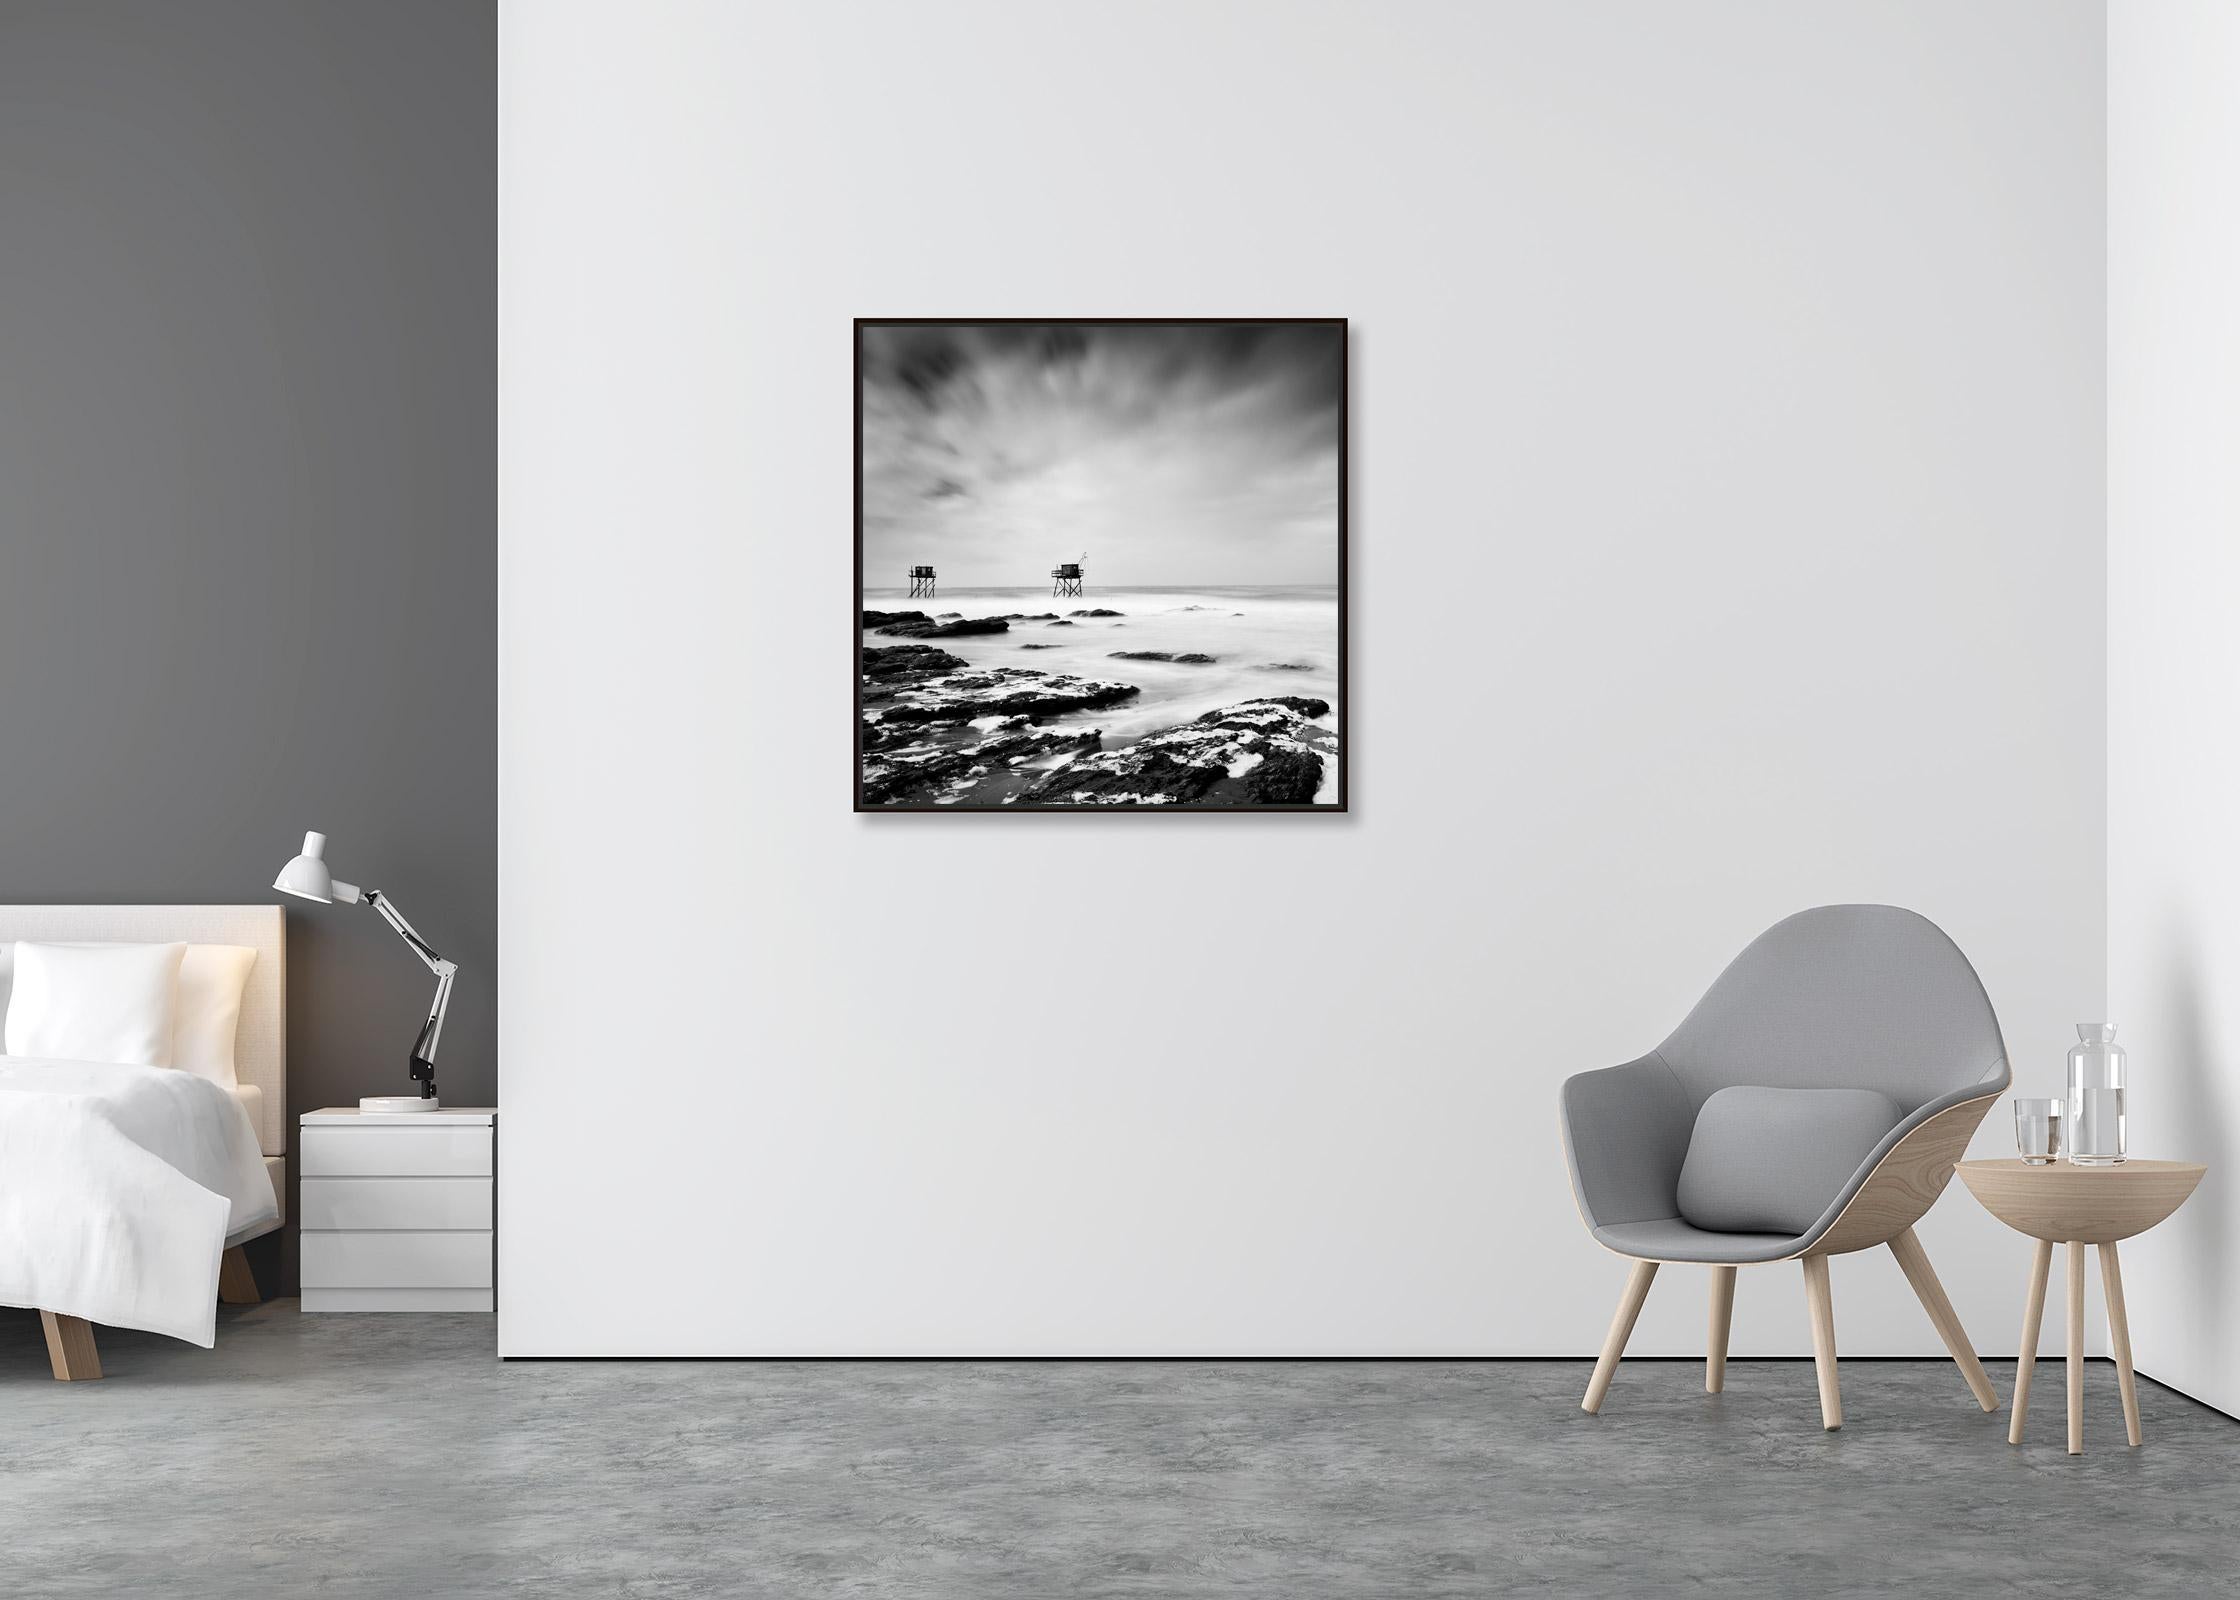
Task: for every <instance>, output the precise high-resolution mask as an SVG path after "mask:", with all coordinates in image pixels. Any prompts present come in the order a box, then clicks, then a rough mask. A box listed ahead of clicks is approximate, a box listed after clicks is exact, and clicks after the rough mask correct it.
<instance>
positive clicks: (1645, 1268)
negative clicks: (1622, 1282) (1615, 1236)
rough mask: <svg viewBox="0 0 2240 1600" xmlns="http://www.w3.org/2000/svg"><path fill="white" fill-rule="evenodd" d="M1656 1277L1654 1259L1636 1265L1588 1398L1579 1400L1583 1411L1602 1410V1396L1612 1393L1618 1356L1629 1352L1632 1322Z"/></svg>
mask: <svg viewBox="0 0 2240 1600" xmlns="http://www.w3.org/2000/svg"><path fill="white" fill-rule="evenodd" d="M1656 1276H1657V1264H1656V1263H1655V1262H1654V1261H1636V1262H1635V1263H1634V1264H1633V1273H1632V1276H1630V1277H1628V1278H1627V1279H1626V1292H1625V1293H1624V1294H1623V1295H1621V1296H1619V1298H1618V1314H1617V1315H1616V1316H1615V1317H1612V1318H1611V1319H1610V1337H1609V1338H1607V1339H1605V1340H1603V1341H1602V1359H1601V1360H1599V1361H1597V1362H1596V1363H1595V1364H1594V1376H1593V1377H1592V1378H1590V1379H1589V1380H1588V1381H1587V1397H1586V1398H1585V1399H1584V1400H1582V1401H1580V1402H1579V1407H1580V1409H1581V1410H1583V1411H1600V1410H1601V1409H1602V1397H1603V1396H1604V1395H1606V1394H1608V1393H1609V1392H1610V1380H1611V1379H1612V1378H1614V1377H1616V1376H1617V1375H1618V1358H1619V1357H1620V1356H1622V1355H1624V1354H1625V1353H1626V1341H1627V1340H1628V1339H1630V1338H1632V1337H1633V1324H1634V1322H1635V1320H1636V1319H1637V1318H1638V1317H1639V1316H1640V1315H1641V1302H1642V1301H1644V1300H1646V1299H1648V1298H1649V1285H1650V1284H1651V1283H1653V1282H1655V1281H1656Z"/></svg>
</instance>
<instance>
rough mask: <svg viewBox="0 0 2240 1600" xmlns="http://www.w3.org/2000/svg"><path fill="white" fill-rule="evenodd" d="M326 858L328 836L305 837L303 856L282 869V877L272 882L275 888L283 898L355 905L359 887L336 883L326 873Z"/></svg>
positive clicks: (329, 873) (310, 834) (313, 834)
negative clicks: (292, 896)
mask: <svg viewBox="0 0 2240 1600" xmlns="http://www.w3.org/2000/svg"><path fill="white" fill-rule="evenodd" d="M326 854H327V836H326V835H325V834H323V833H307V834H305V835H304V836H303V854H302V855H300V856H297V857H296V858H295V859H294V860H292V861H290V862H289V863H288V864H287V865H286V866H284V867H282V868H281V869H280V876H279V877H277V878H275V879H273V880H272V886H273V887H274V888H275V889H278V890H280V891H281V892H282V893H284V894H296V895H301V896H303V898H304V899H306V900H317V901H321V902H323V903H331V902H333V901H336V900H340V901H341V902H342V903H343V904H344V905H353V904H355V903H356V902H357V900H358V887H357V885H356V884H352V883H342V882H339V881H337V880H336V878H335V876H334V874H333V873H331V872H329V871H328V870H327V863H326V859H325V857H326Z"/></svg>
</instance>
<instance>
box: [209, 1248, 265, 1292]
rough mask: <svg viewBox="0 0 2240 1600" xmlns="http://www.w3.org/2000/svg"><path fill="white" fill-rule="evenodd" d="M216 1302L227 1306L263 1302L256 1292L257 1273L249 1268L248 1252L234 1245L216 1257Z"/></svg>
mask: <svg viewBox="0 0 2240 1600" xmlns="http://www.w3.org/2000/svg"><path fill="white" fill-rule="evenodd" d="M218 1302H219V1304H221V1305H229V1306H254V1305H261V1304H263V1303H264V1296H263V1295H261V1294H259V1293H257V1275H256V1274H255V1273H254V1272H252V1271H250V1270H249V1252H248V1251H247V1250H245V1249H243V1248H242V1247H241V1246H240V1245H235V1246H234V1247H233V1248H232V1249H231V1250H228V1251H227V1252H226V1253H225V1254H224V1255H222V1256H220V1257H219V1258H218Z"/></svg>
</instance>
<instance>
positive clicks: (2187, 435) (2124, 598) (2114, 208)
mask: <svg viewBox="0 0 2240 1600" xmlns="http://www.w3.org/2000/svg"><path fill="white" fill-rule="evenodd" d="M2235 81H2240V8H2236V7H2234V6H2232V5H2230V4H2228V3H2225V0H2151V3H2149V0H2126V3H2125V4H2123V5H2119V6H2112V7H2110V8H2109V16H2108V225H2109V227H2108V356H2109V359H2108V636H2109V647H2108V669H2109V671H2108V678H2109V688H2108V735H2109V737H2108V752H2109V774H2108V823H2109V828H2108V993H2109V1004H2110V1006H2111V1008H2112V1009H2111V1015H2113V1016H2115V1017H2116V1018H2118V1019H2119V1020H2120V1021H2121V1023H2122V1025H2123V1030H2124V1031H2123V1035H2122V1037H2127V1038H2128V1039H2129V1041H2130V1044H2131V1050H2132V1083H2133V1090H2132V1094H2131V1100H2130V1107H2129V1116H2130V1121H2131V1128H2130V1133H2131V1147H2132V1149H2133V1150H2134V1151H2137V1152H2139V1153H2141V1154H2145V1155H2161V1156H2178V1157H2183V1158H2187V1159H2191V1160H2195V1161H2204V1162H2207V1163H2208V1164H2209V1169H2210V1170H2209V1175H2208V1177H2207V1178H2206V1179H2205V1180H2204V1181H2203V1184H2202V1187H2201V1189H2200V1190H2199V1191H2198V1192H2197V1193H2196V1194H2195V1195H2194V1197H2193V1199H2192V1200H2191V1201H2190V1202H2189V1203H2188V1204H2187V1206H2186V1208H2185V1209H2184V1210H2182V1211H2180V1212H2179V1213H2178V1214H2177V1216H2176V1217H2174V1218H2172V1219H2171V1220H2170V1221H2169V1222H2168V1223H2166V1224H2164V1225H2163V1226H2162V1227H2161V1228H2159V1229H2157V1230H2155V1231H2154V1232H2153V1233H2151V1234H2148V1235H2146V1236H2144V1237H2143V1238H2141V1239H2139V1240H2138V1241H2136V1242H2135V1243H2132V1244H2127V1245H2125V1246H2124V1247H2123V1252H2124V1297H2125V1299H2126V1300H2127V1301H2128V1302H2129V1306H2130V1311H2131V1328H2132V1339H2133V1350H2134V1354H2135V1356H2136V1358H2137V1360H2138V1362H2139V1365H2140V1367H2141V1368H2142V1369H2143V1370H2145V1371H2147V1372H2149V1373H2151V1374H2153V1375H2154V1376H2155V1377H2157V1378H2160V1379H2161V1380H2163V1381H2164V1382H2165V1383H2169V1384H2171V1385H2174V1386H2175V1387H2177V1388H2179V1389H2183V1390H2185V1391H2186V1392H2187V1393H2189V1394H2193V1395H2196V1396H2198V1397H2199V1398H2201V1399H2203V1400H2207V1401H2208V1402H2210V1403H2211V1404H2212V1405H2216V1406H2220V1407H2222V1408H2223V1409H2225V1410H2227V1411H2240V1370H2235V1368H2234V1365H2233V1353H2234V1352H2235V1351H2236V1350H2240V1266H2236V1264H2235V1259H2234V1258H2235V1252H2236V1251H2240V1183H2236V1182H2235V1178H2236V1174H2235V1170H2234V1163H2235V1161H2236V1160H2240V1064H2236V1062H2235V1059H2234V1052H2235V1050H2240V753H2236V746H2235V744H2234V735H2235V716H2236V713H2240V453H2236V450H2235V443H2236V441H2240V213H2236V212H2235V210H2234V207H2233V204H2232V194H2233V174H2234V172H2235V170H2236V169H2240V102H2236V101H2235V99H2234V95H2233V84H2234V83H2235Z"/></svg>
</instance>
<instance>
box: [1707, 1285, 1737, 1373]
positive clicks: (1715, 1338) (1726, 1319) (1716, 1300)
mask: <svg viewBox="0 0 2240 1600" xmlns="http://www.w3.org/2000/svg"><path fill="white" fill-rule="evenodd" d="M1740 1270H1741V1268H1739V1267H1713V1268H1712V1269H1711V1336H1710V1339H1709V1340H1708V1341H1707V1342H1706V1343H1705V1345H1704V1350H1705V1355H1704V1358H1703V1392H1704V1393H1705V1394H1717V1393H1718V1392H1719V1391H1720V1390H1722V1389H1724V1388H1725V1387H1726V1386H1727V1334H1728V1332H1729V1331H1730V1330H1731V1329H1732V1328H1733V1327H1734V1275H1735V1274H1736V1273H1737V1272H1739V1271H1740Z"/></svg>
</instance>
